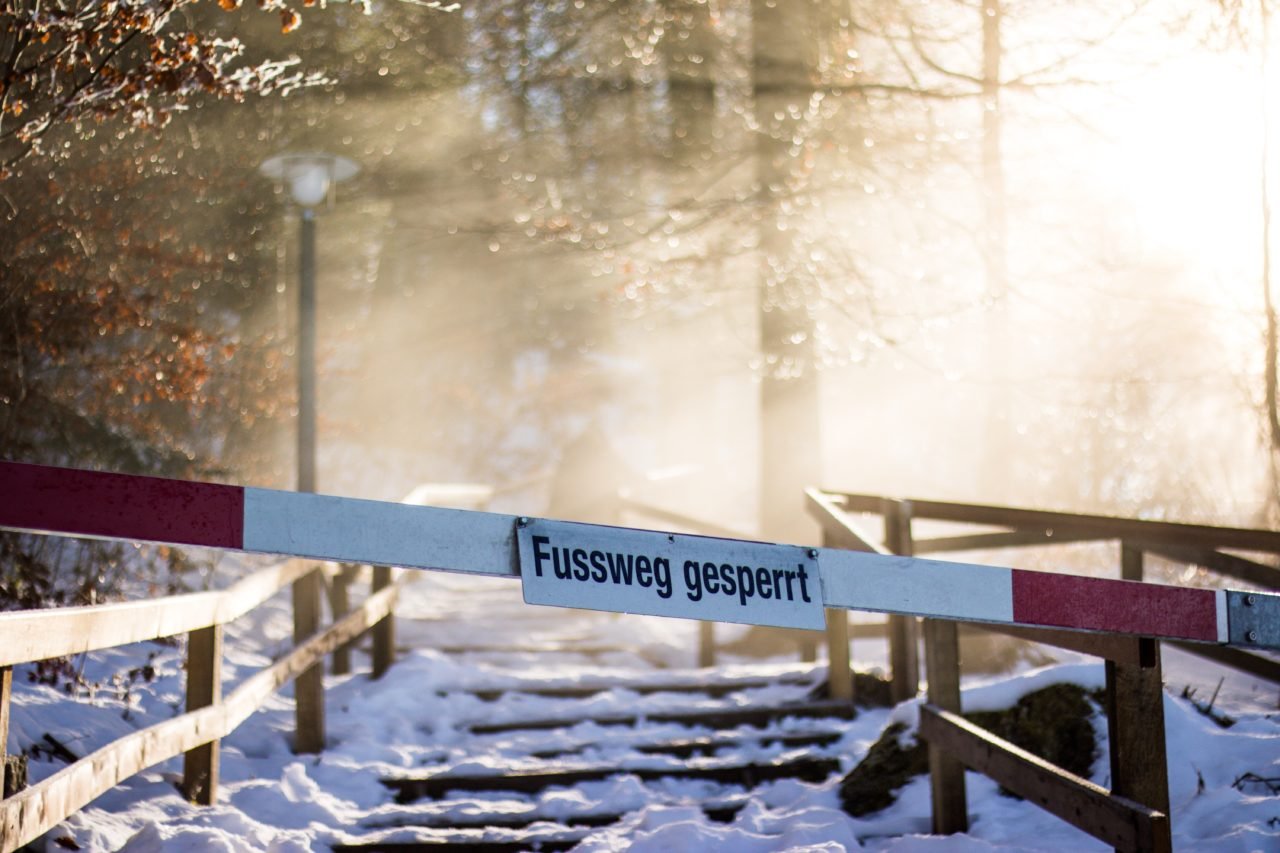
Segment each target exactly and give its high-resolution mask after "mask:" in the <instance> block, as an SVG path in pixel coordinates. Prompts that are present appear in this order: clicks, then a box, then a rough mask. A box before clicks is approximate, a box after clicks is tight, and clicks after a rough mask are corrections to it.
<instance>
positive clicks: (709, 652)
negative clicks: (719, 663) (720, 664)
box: [698, 622, 716, 667]
mask: <svg viewBox="0 0 1280 853" xmlns="http://www.w3.org/2000/svg"><path fill="white" fill-rule="evenodd" d="M715 665H716V623H714V622H699V623H698V666H702V667H707V666H715Z"/></svg>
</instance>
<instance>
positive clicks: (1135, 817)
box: [920, 705, 1169, 853]
mask: <svg viewBox="0 0 1280 853" xmlns="http://www.w3.org/2000/svg"><path fill="white" fill-rule="evenodd" d="M920 736H921V737H922V738H924V739H925V740H927V741H929V742H930V743H931V744H936V745H937V746H939V747H941V748H942V749H944V750H946V751H947V752H949V753H951V754H953V755H955V756H956V757H957V758H958V759H959V760H960V761H961V762H962V763H963V764H964V765H966V766H967V767H970V768H972V769H974V770H976V771H978V772H979V773H982V774H983V775H985V776H987V777H989V778H991V779H993V780H995V781H996V782H998V783H1000V784H1001V785H1003V786H1004V787H1005V788H1008V789H1009V790H1011V791H1013V792H1014V793H1015V794H1018V795H1019V796H1021V797H1024V798H1026V799H1027V800H1029V801H1031V802H1033V803H1035V804H1036V805H1038V806H1040V807H1041V808H1042V809H1044V810H1045V811H1048V812H1050V813H1051V814H1054V815H1056V816H1058V817H1060V818H1062V819H1063V820H1065V821H1066V822H1067V823H1070V824H1071V825H1072V826H1075V827H1077V828H1078V829H1081V830H1083V831H1084V832H1087V833H1088V834H1090V835H1092V836H1093V837H1094V838H1097V839H1099V840H1101V841H1103V842H1105V843H1107V844H1111V845H1113V846H1114V847H1116V848H1118V849H1122V850H1133V851H1151V853H1164V851H1167V850H1169V847H1168V845H1167V839H1168V837H1169V832H1168V829H1169V819H1168V816H1167V815H1166V814H1165V813H1163V812H1160V811H1158V810H1156V809H1152V808H1149V807H1147V806H1144V805H1142V804H1141V803H1137V802H1134V801H1133V800H1129V799H1126V798H1125V797H1122V796H1118V795H1113V794H1111V793H1110V792H1109V791H1107V790H1106V789H1105V788H1103V787H1101V786H1099V785H1095V784H1094V783H1093V782H1090V781H1089V780H1088V779H1082V778H1081V777H1079V776H1076V775H1074V774H1072V773H1068V772H1067V771H1065V770H1063V769H1062V768H1060V767H1055V766H1054V765H1052V764H1050V763H1049V762H1047V761H1045V760H1044V759H1042V758H1039V757H1037V756H1035V755H1032V754H1031V753H1029V752H1027V751H1026V750H1024V749H1020V748H1018V747H1016V746H1014V745H1013V744H1011V743H1009V742H1008V741H1006V740H1002V739H1001V738H998V737H996V736H995V735H993V734H991V733H990V732H988V731H986V730H984V729H982V728H979V727H978V726H975V725H974V724H973V723H970V722H969V721H968V720H966V719H965V718H964V717H961V716H960V715H959V714H955V713H952V712H951V711H943V710H942V709H940V708H936V707H934V706H932V705H922V706H921V707H920ZM1162 839H1163V840H1164V841H1162ZM1162 844H1163V846H1162Z"/></svg>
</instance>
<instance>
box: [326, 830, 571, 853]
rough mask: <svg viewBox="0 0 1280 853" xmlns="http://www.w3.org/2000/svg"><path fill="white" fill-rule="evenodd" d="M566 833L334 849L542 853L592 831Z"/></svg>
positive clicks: (380, 843)
mask: <svg viewBox="0 0 1280 853" xmlns="http://www.w3.org/2000/svg"><path fill="white" fill-rule="evenodd" d="M566 833H568V834H565V835H559V834H558V835H554V836H550V837H545V838H544V837H543V836H542V835H530V836H529V837H528V838H525V839H521V840H518V841H488V840H485V838H484V833H478V834H475V835H474V837H472V838H468V837H465V836H457V837H449V838H439V839H435V838H432V839H429V840H424V841H371V842H368V843H365V844H335V845H333V851H334V853H345V851H351V853H417V851H426V853H445V852H446V851H453V850H457V851H477V853H481V851H482V852H483V853H528V851H530V850H537V851H541V853H554V851H559V850H572V849H573V848H574V847H577V846H578V845H579V844H581V843H582V840H583V839H584V838H586V837H587V835H588V834H589V833H590V830H588V829H580V830H566Z"/></svg>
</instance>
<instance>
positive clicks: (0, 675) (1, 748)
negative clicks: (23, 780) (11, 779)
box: [0, 666, 13, 800]
mask: <svg viewBox="0 0 1280 853" xmlns="http://www.w3.org/2000/svg"><path fill="white" fill-rule="evenodd" d="M12 691H13V667H11V666H0V800H3V799H4V777H5V771H6V770H7V766H8V763H9V753H8V752H7V748H8V746H7V745H8V743H9V694H10V693H11V692H12Z"/></svg>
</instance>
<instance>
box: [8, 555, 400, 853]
mask: <svg viewBox="0 0 1280 853" xmlns="http://www.w3.org/2000/svg"><path fill="white" fill-rule="evenodd" d="M259 574H263V573H259ZM256 577H257V576H254V578H249V579H248V580H255V578H256ZM237 586H239V585H237ZM400 586H401V584H400V583H394V584H392V585H391V586H389V587H387V588H386V589H384V590H382V591H381V592H378V593H375V594H374V595H371V596H370V597H369V598H368V599H366V600H365V602H364V603H363V604H362V605H361V606H360V607H358V608H357V609H356V610H354V611H352V612H351V613H350V614H349V615H347V616H346V617H345V618H343V619H342V620H340V621H338V622H336V623H335V624H333V625H331V626H330V627H329V628H327V629H325V630H323V631H320V632H317V633H316V634H314V635H313V636H312V637H310V638H309V639H308V640H307V641H306V642H305V643H303V644H301V645H299V646H298V647H296V648H295V649H293V650H292V651H291V652H290V653H289V654H287V655H286V656H285V657H283V658H281V659H280V660H279V661H277V662H276V663H274V664H272V665H271V666H270V667H268V668H266V669H264V670H261V671H260V672H258V673H256V674H254V675H253V676H251V677H250V678H249V679H248V680H246V681H245V682H244V683H243V684H241V685H240V686H239V687H238V688H236V690H235V691H234V692H232V693H231V694H230V695H228V696H227V697H226V698H225V699H223V701H222V702H220V703H218V704H215V705H210V706H208V707H206V708H202V709H200V710H199V711H192V712H189V713H186V714H181V715H179V716H177V717H174V718H172V719H169V720H165V721H164V722H162V723H157V724H156V725H154V726H149V727H148V728H145V729H141V730H139V731H136V732H133V733H132V734H129V735H126V736H125V737H122V738H120V739H118V740H115V741H113V742H112V743H110V744H108V745H106V746H104V747H102V748H101V749H99V750H97V751H95V752H93V753H91V754H89V755H87V756H85V757H84V758H82V759H80V760H79V761H77V762H75V763H74V764H71V765H69V766H67V767H65V768H63V769H62V770H59V771H58V772H57V773H55V774H53V775H52V776H50V777H48V778H47V779H45V780H43V781H41V782H39V783H37V784H35V785H32V786H30V787H29V788H26V789H25V790H23V791H20V792H19V793H17V794H15V795H14V796H12V797H10V798H8V799H5V800H0V853H12V851H14V850H17V849H18V848H20V847H22V846H23V845H24V844H28V843H30V842H31V841H33V840H34V839H36V838H38V837H39V836H40V835H41V834H43V833H45V832H47V831H49V830H50V829H52V828H53V827H54V826H57V825H58V824H59V823H61V822H62V821H63V820H66V818H67V817H68V816H70V815H72V814H74V813H75V812H76V811H77V810H78V809H80V808H83V807H84V806H85V805H86V804H88V803H89V802H91V801H92V800H93V799H94V798H96V797H98V796H100V795H101V794H103V793H105V792H106V791H108V790H110V789H111V788H113V787H114V786H116V785H117V784H119V783H120V782H122V781H123V780H125V779H127V778H129V777H130V776H132V775H134V774H136V773H138V772H140V771H142V770H145V769H146V768H148V767H152V766H154V765H156V764H158V763H160V762H161V761H166V760H168V759H170V758H173V757H175V756H178V755H181V754H182V753H184V752H187V751H188V750H191V749H194V748H196V747H198V746H200V745H202V744H206V743H209V742H211V741H214V740H218V739H220V738H223V737H226V736H227V735H228V734H230V733H231V732H233V731H234V730H235V729H236V727H238V726H239V725H240V724H241V723H243V722H244V721H245V720H246V719H248V717H249V716H250V715H251V714H252V713H253V712H254V711H256V710H257V709H258V708H260V707H261V706H262V704H263V703H264V702H265V701H266V700H267V698H268V697H270V696H271V694H273V693H274V692H275V691H276V690H277V689H279V688H280V687H281V686H282V685H284V684H286V683H288V682H289V681H291V680H292V679H294V678H296V677H297V676H298V674H299V673H301V672H303V671H304V670H306V669H308V668H309V667H311V666H313V665H315V664H316V662H317V661H319V660H320V659H321V658H323V657H324V656H325V655H327V654H329V653H330V652H332V651H333V650H334V649H335V648H337V647H338V646H339V645H341V644H342V643H345V642H349V641H350V640H352V639H354V638H355V637H357V636H359V635H360V634H361V633H363V632H364V631H366V630H368V629H369V628H370V627H371V626H372V625H374V624H375V623H377V622H379V621H380V620H381V619H383V618H384V617H385V616H387V615H388V614H389V613H391V611H392V609H393V608H394V607H395V602H396V597H397V596H398V594H399V591H400ZM251 588H254V589H257V590H258V591H259V592H262V591H265V590H266V589H267V585H266V584H258V585H255V586H253V587H251ZM235 589H236V587H232V588H231V589H230V590H228V592H231V591H232V590H235ZM266 597H270V596H269V595H267V596H266ZM229 612H233V611H229Z"/></svg>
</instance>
